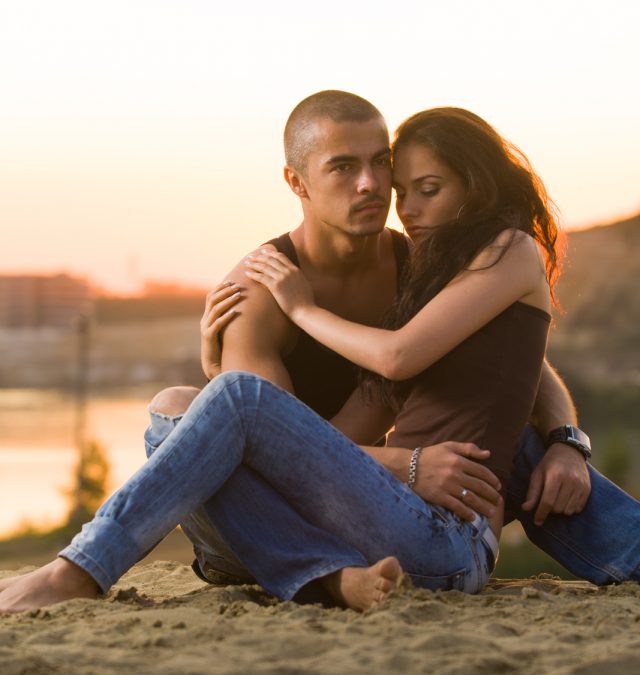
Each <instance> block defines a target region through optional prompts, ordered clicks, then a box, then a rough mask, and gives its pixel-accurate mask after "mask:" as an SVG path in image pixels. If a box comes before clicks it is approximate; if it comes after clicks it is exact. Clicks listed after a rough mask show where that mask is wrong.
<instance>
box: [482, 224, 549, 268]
mask: <svg viewBox="0 0 640 675" xmlns="http://www.w3.org/2000/svg"><path fill="white" fill-rule="evenodd" d="M503 261H504V263H505V265H508V266H511V265H516V266H520V265H524V266H526V267H530V266H531V267H532V269H535V270H536V271H542V272H543V273H544V263H543V260H542V254H541V252H540V248H539V246H538V244H537V242H536V240H535V239H534V238H533V237H532V236H531V235H529V234H527V233H526V232H523V231H522V230H518V229H516V228H513V227H509V228H506V229H504V230H502V231H501V232H500V233H499V234H498V236H497V237H496V238H495V239H494V240H493V241H492V242H491V243H490V244H489V245H488V246H486V247H485V248H484V249H482V251H480V253H478V255H477V256H476V257H475V258H474V260H473V262H472V263H471V265H470V269H471V270H480V269H486V268H489V267H493V266H494V265H497V264H498V263H500V262H503Z"/></svg>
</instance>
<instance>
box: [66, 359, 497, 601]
mask: <svg viewBox="0 0 640 675" xmlns="http://www.w3.org/2000/svg"><path fill="white" fill-rule="evenodd" d="M202 504H204V505H205V510H206V512H207V513H208V514H210V515H211V516H212V517H213V519H214V520H215V524H216V528H217V530H218V532H219V534H220V535H221V537H222V539H223V541H224V542H226V545H227V546H228V548H229V549H230V550H231V551H232V552H233V554H234V557H235V559H236V560H237V561H238V562H239V563H240V564H241V565H242V566H243V567H244V568H245V569H246V570H247V571H248V572H249V574H250V575H251V576H252V577H254V578H255V579H256V580H257V581H258V582H259V583H260V584H261V585H262V586H263V587H264V588H266V589H267V590H268V591H270V592H272V593H273V594H274V595H276V596H278V597H280V598H283V599H290V598H292V597H293V596H294V595H295V594H296V592H297V591H298V590H299V589H300V588H302V587H303V586H304V585H306V584H307V583H309V582H310V581H312V580H314V579H318V578H319V577H323V576H326V575H327V574H330V573H331V572H335V571H337V570H339V569H342V568H344V567H353V566H355V567H362V566H368V565H371V564H373V563H375V562H376V561H378V560H380V559H381V558H384V557H386V556H388V555H395V556H396V557H397V558H398V559H399V561H400V564H401V565H402V568H403V570H404V571H405V572H406V573H408V574H409V575H410V576H411V577H412V579H413V581H414V583H415V584H416V585H419V586H424V587H427V588H431V589H434V590H437V589H458V590H463V591H467V592H477V591H479V590H480V589H481V588H482V587H483V586H484V585H485V583H486V581H487V579H488V577H489V575H490V573H491V570H492V567H493V563H494V555H493V553H492V552H491V550H490V548H489V545H488V543H487V541H489V540H491V537H492V533H491V531H490V530H489V529H488V525H487V521H486V519H484V518H480V517H479V518H477V519H476V523H475V524H471V523H468V522H464V521H461V520H459V519H458V518H457V517H455V516H454V515H453V514H451V513H450V512H449V511H447V510H445V509H441V508H439V507H437V506H431V505H429V504H427V503H425V502H424V501H423V500H422V499H420V498H419V497H418V496H417V495H416V494H415V493H414V492H413V491H412V490H410V489H409V488H407V487H406V486H405V485H404V484H403V483H402V482H400V481H399V480H397V479H396V478H395V477H394V476H392V475H391V473H389V472H388V471H387V470H386V469H385V468H384V467H382V466H381V465H380V464H379V463H378V462H376V461H375V460H374V459H372V458H371V457H370V456H369V455H368V454H367V453H365V452H364V451H363V450H362V449H361V448H359V447H358V446H357V445H355V444H354V443H352V442H351V441H350V440H349V439H347V438H346V437H345V436H344V435H342V434H341V433H340V432H339V431H337V430H336V429H335V428H334V427H332V426H331V425H330V424H329V423H328V422H327V421H326V420H324V419H322V418H321V417H320V416H318V415H317V414H316V413H315V412H313V411H312V410H311V409H310V408H308V407H307V406H306V405H305V404H303V403H301V402H300V401H299V400H298V399H296V398H295V397H293V396H291V395H290V394H289V393H287V392H286V391H284V390H282V389H280V388H279V387H277V386H276V385H274V384H272V383H270V382H268V381H266V380H264V379H262V378H260V377H258V376H256V375H251V374H249V373H242V372H227V373H224V374H223V375H220V376H219V377H217V378H215V379H214V380H212V381H211V382H210V383H209V384H208V385H207V387H205V389H204V390H203V391H202V392H201V393H200V395H199V396H198V397H197V398H196V399H195V400H194V401H193V403H192V404H191V406H190V407H189V409H188V411H187V413H186V414H185V415H184V417H183V418H182V420H181V422H180V423H179V424H178V425H177V426H176V427H175V428H174V429H173V431H172V432H171V433H170V434H169V435H168V436H167V438H166V440H165V441H164V442H163V443H162V444H161V445H160V447H159V448H158V449H157V450H156V451H155V452H154V453H153V454H152V455H151V457H150V459H149V461H148V462H147V463H146V464H145V465H144V466H143V467H142V468H141V469H140V470H139V471H138V472H137V473H136V474H135V475H134V476H133V477H132V478H131V479H130V480H129V481H128V482H127V483H125V485H123V486H122V487H121V488H120V489H119V490H118V491H117V492H116V493H115V494H114V495H113V496H112V497H111V498H110V499H109V500H108V501H107V502H106V503H105V504H104V505H103V506H102V507H101V508H100V509H99V510H98V512H97V514H96V516H95V518H94V519H93V520H92V521H91V522H90V523H88V524H86V525H85V526H84V527H83V528H82V531H81V532H80V533H79V534H78V535H77V536H76V537H75V538H74V539H73V541H72V542H71V544H70V545H69V546H68V547H67V548H65V549H64V550H63V551H61V553H60V555H61V556H62V557H64V558H67V559H68V560H70V561H72V562H73V563H75V564H76V565H78V566H80V567H81V568H82V569H84V570H85V571H86V572H88V573H89V574H90V575H91V576H92V577H93V578H94V579H95V581H96V582H97V583H98V585H99V586H100V588H101V589H102V590H103V591H106V590H107V589H108V588H109V587H110V586H111V585H112V584H113V583H114V582H115V581H116V580H117V579H118V578H119V577H120V576H121V575H122V574H123V573H124V572H125V571H127V570H128V569H129V568H130V567H131V566H132V565H134V564H135V563H136V562H137V561H138V560H140V558H142V557H143V556H144V554H145V553H146V552H147V551H148V550H149V549H150V548H152V547H153V546H154V545H155V544H156V543H157V542H158V541H160V540H161V539H162V538H163V537H164V536H165V535H166V534H167V533H168V532H169V531H171V530H172V529H173V528H174V527H175V526H176V524H177V523H178V522H179V521H180V520H183V519H184V518H185V517H186V516H187V514H189V513H191V512H193V511H194V510H195V509H196V508H197V507H198V506H200V505H202ZM493 539H495V538H493Z"/></svg>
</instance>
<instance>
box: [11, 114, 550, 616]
mask: <svg viewBox="0 0 640 675" xmlns="http://www.w3.org/2000/svg"><path fill="white" fill-rule="evenodd" d="M463 138H464V139H465V143H467V144H469V151H468V152H467V153H466V154H464V155H459V156H458V155H456V156H455V157H454V156H453V155H452V154H449V150H450V144H453V145H454V146H456V147H457V146H459V144H460V140H461V139H463ZM394 160H395V163H396V183H397V189H398V193H399V201H398V211H399V214H400V216H401V218H402V220H403V222H404V224H405V226H406V227H407V230H408V232H409V233H410V234H411V235H412V236H413V237H415V239H416V241H417V250H416V254H415V256H414V259H413V263H412V268H411V274H410V275H409V278H408V281H407V285H406V288H405V291H404V293H403V295H402V297H401V298H400V301H399V303H398V305H397V307H396V310H395V315H394V317H392V323H391V324H390V327H391V328H392V329H393V328H396V327H398V328H397V330H378V329H371V328H367V327H362V326H357V325H353V324H348V322H344V321H342V320H341V319H339V318H338V317H335V316H332V315H329V314H327V313H326V312H323V311H322V310H320V309H318V308H317V307H314V306H313V304H312V302H311V299H310V297H309V293H308V291H307V290H306V289H305V287H304V284H302V283H301V281H300V279H299V277H298V276H297V275H296V274H295V271H294V270H292V269H291V267H290V266H289V265H287V263H286V261H283V260H282V259H281V258H279V257H278V256H277V255H275V256H274V255H272V254H265V255H261V256H258V257H257V258H255V259H254V260H253V261H252V262H251V268H250V271H249V272H248V273H249V275H252V277H253V278H255V279H256V280H258V281H261V282H263V283H265V285H267V286H268V287H269V288H271V289H272V291H273V292H274V293H275V295H276V297H277V299H278V301H279V302H280V303H281V305H282V306H283V309H284V310H285V311H287V312H288V313H290V315H291V317H292V319H293V320H294V321H296V322H298V323H299V324H300V325H301V326H303V327H304V329H305V330H307V332H309V333H311V334H312V335H314V336H316V337H318V338H320V339H321V340H322V341H326V343H327V344H328V345H329V346H331V347H332V348H334V349H336V350H337V351H339V352H341V353H343V354H344V355H345V356H347V357H348V358H351V359H352V360H353V361H354V362H356V363H358V364H359V365H361V366H363V367H365V368H368V369H370V370H373V371H376V372H378V373H380V374H381V375H383V376H385V377H387V378H388V380H407V379H408V380H409V381H408V383H407V384H402V385H396V384H391V383H390V382H388V381H384V382H378V383H375V382H374V384H375V387H374V386H372V385H368V387H369V388H370V389H371V390H372V392H373V393H372V396H373V397H375V398H376V399H377V398H378V395H377V393H376V392H378V391H379V392H380V397H379V401H377V400H376V402H374V403H371V404H370V405H369V406H360V409H361V410H363V411H364V414H365V416H367V418H370V417H371V413H372V411H373V412H374V413H376V414H375V417H376V418H377V417H378V415H377V411H382V410H383V409H385V408H388V406H387V405H386V404H394V405H396V406H398V410H399V415H398V418H397V421H396V431H395V435H394V436H392V441H393V442H399V443H401V444H403V445H405V447H408V446H407V443H408V442H409V440H411V444H412V445H413V444H414V440H413V439H415V445H418V447H416V449H415V450H414V451H413V453H411V460H410V463H409V466H408V467H406V465H405V466H404V467H403V468H402V469H401V470H399V472H398V473H404V474H405V476H406V474H407V473H408V481H407V483H408V484H407V485H405V484H404V483H403V481H402V480H400V479H398V478H397V477H395V476H394V475H392V474H391V473H390V472H389V471H387V470H385V469H384V468H383V467H382V466H381V464H379V463H378V462H377V461H376V460H375V459H374V458H373V457H375V456H379V453H380V452H386V453H387V455H389V453H393V452H394V450H393V447H390V448H388V449H387V450H386V451H382V450H380V449H373V448H365V449H361V448H359V447H358V446H356V445H355V444H353V443H352V442H350V441H349V440H348V439H347V438H346V437H344V436H343V435H342V434H340V433H339V432H338V431H337V430H336V429H335V428H333V427H332V426H331V425H329V424H328V423H327V422H325V421H324V420H322V419H321V418H319V417H318V416H317V415H316V414H315V413H313V412H312V411H311V410H310V409H308V408H307V407H306V406H304V405H303V404H301V403H300V402H299V401H297V400H296V399H295V398H293V397H292V396H290V395H289V394H288V393H286V392H284V391H282V390H281V389H279V388H278V387H276V386H274V385H272V384H270V383H268V382H266V381H264V380H262V379H261V378H259V377H257V376H253V375H249V374H246V373H225V374H223V375H222V376H220V377H218V378H216V379H215V380H214V381H213V382H211V383H210V384H209V385H208V386H207V387H206V388H205V390H204V391H203V392H202V394H201V395H200V396H199V397H198V398H197V399H196V400H195V401H194V403H193V404H192V405H191V407H190V408H189V410H188V412H187V414H186V415H185V417H184V419H183V420H182V422H181V423H180V424H179V425H178V426H177V427H176V429H175V430H174V431H173V432H172V433H171V435H170V436H169V437H168V438H167V440H166V441H165V442H164V443H163V444H162V446H161V447H160V448H159V449H158V450H157V451H156V453H154V455H153V456H152V458H151V459H150V461H149V462H148V463H147V464H146V465H145V466H144V467H143V468H142V469H141V470H140V471H139V472H138V473H137V474H136V475H134V476H133V478H132V479H131V480H130V481H129V482H128V483H127V484H125V485H124V486H123V487H122V488H121V489H120V490H118V492H116V493H115V494H114V495H113V497H112V498H110V499H109V500H108V501H107V503H106V504H105V505H103V506H102V507H101V508H100V510H99V511H98V513H97V514H96V517H95V518H94V520H93V521H92V522H91V523H89V524H88V525H85V526H84V528H83V531H82V533H80V534H79V535H78V536H77V537H76V538H75V539H74V541H73V542H72V543H71V545H70V546H69V547H67V548H66V549H65V550H63V551H62V552H61V554H60V556H61V557H60V558H58V559H57V560H56V561H54V562H53V563H50V564H49V565H48V566H45V567H44V568H42V569H41V570H38V571H37V572H35V573H33V574H32V575H27V576H26V577H22V578H19V579H18V580H16V581H15V582H14V583H12V584H11V585H10V586H9V587H8V588H6V589H5V590H4V591H3V592H2V593H1V594H0V611H2V610H4V611H17V610H19V609H25V608H29V607H34V606H41V605H43V604H50V603H51V602H56V601H59V600H61V599H65V598H67V597H75V596H78V595H89V596H91V595H95V594H96V592H97V591H98V590H102V591H106V590H107V589H108V588H109V586H110V585H111V584H112V583H113V582H114V581H115V580H116V579H117V578H118V577H119V576H120V575H121V574H122V573H123V572H124V571H126V570H127V569H128V568H129V567H130V566H131V565H133V564H134V563H135V562H137V560H138V559H140V557H141V556H142V555H143V554H144V552H145V551H146V550H147V549H148V548H150V547H151V546H153V545H154V544H155V542H156V541H158V540H159V539H160V538H161V537H162V536H164V535H165V534H166V533H167V532H168V531H169V530H170V529H172V527H173V526H174V525H175V524H176V523H177V522H178V520H179V519H180V518H181V516H183V515H184V514H185V513H187V512H189V511H191V510H193V508H194V507H195V506H197V505H198V504H200V503H202V502H203V501H205V500H206V499H210V498H212V497H215V495H217V494H220V493H222V492H223V491H224V490H225V487H226V485H227V483H228V480H229V478H230V476H232V475H234V474H235V473H237V472H238V471H239V470H240V468H243V470H245V469H250V470H251V471H253V472H255V473H257V474H258V475H260V476H261V477H262V478H263V479H264V481H265V483H268V484H269V485H270V486H272V487H273V488H275V490H276V493H277V495H279V501H278V503H277V504H266V503H264V502H263V501H259V500H258V501H257V502H256V505H255V509H254V511H253V513H254V518H253V520H252V522H251V523H247V522H245V521H243V522H234V519H233V514H229V516H228V518H227V519H226V522H221V523H216V524H217V525H218V528H219V529H221V533H222V535H223V537H224V538H225V539H226V540H227V542H228V543H229V545H230V547H231V548H232V549H233V551H234V553H236V555H237V557H238V558H239V559H240V560H241V562H242V563H243V564H244V565H245V566H246V567H247V568H248V569H249V570H250V571H251V572H252V573H253V574H254V576H255V577H256V578H257V579H258V581H260V583H261V584H262V585H263V586H265V588H267V589H268V590H270V591H271V592H273V593H274V594H276V595H278V596H279V597H282V598H291V597H293V595H294V594H295V593H296V592H297V591H298V590H299V589H300V588H301V587H302V586H304V585H305V584H306V583H308V582H309V581H311V580H314V579H321V580H322V581H323V583H324V584H325V586H326V587H327V589H328V590H329V592H331V593H332V594H333V596H334V597H335V598H336V600H338V601H341V602H343V603H344V604H347V605H348V606H351V607H355V608H365V607H367V606H370V605H371V604H373V603H375V602H378V601H380V600H381V599H384V597H385V596H386V595H387V593H388V592H389V591H390V589H391V588H392V587H393V586H394V585H395V583H396V582H397V581H398V580H399V578H400V574H401V567H402V568H403V569H405V570H406V571H407V572H408V573H410V574H411V576H412V578H413V579H414V581H415V582H416V583H418V584H419V585H423V586H426V587H429V588H434V589H436V588H458V589H460V590H465V591H469V592H475V591H478V590H480V589H481V588H482V586H483V585H484V583H486V580H487V578H488V576H489V574H490V571H491V569H492V567H493V564H494V561H495V556H496V554H497V541H496V535H499V529H500V523H501V522H502V518H501V513H496V514H495V515H494V516H493V517H492V518H491V522H490V523H489V524H488V523H487V522H486V520H485V519H484V518H481V517H478V518H477V519H476V520H475V521H474V522H473V523H468V522H461V521H460V520H459V519H457V518H456V517H454V516H453V514H452V513H450V512H449V511H447V510H446V509H444V508H441V507H436V506H432V505H429V504H427V503H426V502H424V501H423V500H422V499H421V498H420V496H419V494H418V493H416V492H414V491H413V490H412V489H411V488H416V489H418V486H419V479H420V476H419V458H420V447H419V446H420V445H423V444H426V443H434V442H437V440H434V439H435V438H436V436H437V434H438V426H439V427H440V428H444V429H446V433H447V436H446V439H449V438H452V436H451V435H450V432H451V429H453V428H456V427H455V425H454V426H452V424H453V421H455V420H456V418H457V419H459V420H462V421H463V424H458V426H457V429H459V430H460V432H461V433H468V434H477V432H478V429H479V428H482V429H485V430H490V431H492V435H491V434H490V437H491V439H493V440H494V441H495V443H496V447H497V451H496V450H495V449H494V447H492V459H494V455H498V457H497V458H496V459H495V460H494V461H495V462H496V464H495V468H496V470H498V469H499V470H501V471H502V472H503V475H506V474H507V473H508V466H507V464H508V455H509V452H513V447H511V446H514V444H515V441H516V439H517V435H518V434H519V432H520V431H521V429H522V427H523V425H524V423H525V422H526V420H527V418H528V415H529V413H530V411H531V406H532V404H533V399H534V394H535V391H536V388H537V378H538V377H539V372H540V365H541V362H542V356H543V354H544V347H545V339H546V332H547V327H548V314H546V310H548V308H549V289H548V285H547V280H548V279H550V278H551V276H552V273H553V271H554V269H555V253H554V242H555V226H554V223H553V219H552V218H551V216H550V215H549V212H548V210H547V208H546V206H545V198H544V193H543V192H542V189H541V186H540V185H539V184H538V183H537V179H536V178H535V177H534V176H533V175H532V174H531V173H530V172H529V170H528V169H527V168H526V164H524V162H523V160H521V159H519V158H517V157H516V156H515V155H514V154H513V153H512V152H511V151H510V150H509V149H508V148H507V147H506V146H505V144H504V143H503V142H502V141H501V139H500V138H499V136H497V134H495V132H493V130H492V129H491V128H490V127H489V126H488V125H486V123H484V122H482V121H481V120H479V118H477V117H475V116H474V115H471V114H470V113H466V112H464V111H457V110H455V109H442V110H439V111H430V112H429V111H428V112H426V113H421V114H419V115H417V116H414V117H413V118H411V119H410V120H408V121H407V122H406V123H405V124H404V125H402V127H401V128H400V129H399V131H398V135H397V139H396V143H395V146H394ZM534 238H535V239H536V240H537V241H538V242H539V243H540V244H541V245H542V246H543V248H544V249H545V251H546V252H547V265H548V274H547V275H545V273H544V268H543V265H542V262H541V258H540V255H539V252H538V247H537V246H536V244H535V242H534ZM453 243H455V246H452V244H453ZM336 330H338V331H339V333H338V334H337V335H336V334H335V331H336ZM514 341H515V342H516V344H517V347H518V349H516V350H513V349H510V347H511V345H512V344H513V343H514ZM363 345H365V346H366V349H362V347H363ZM469 345H470V350H469ZM505 354H506V355H507V357H508V358H507V359H506V360H503V361H502V364H501V365H502V366H503V369H502V370H500V371H499V372H496V370H495V369H493V368H492V367H491V364H492V363H495V362H496V360H498V361H499V360H500V357H501V356H502V355H505ZM445 355H448V356H447V357H445ZM478 355H480V356H478ZM443 357H444V358H443ZM448 357H452V358H453V366H452V364H451V363H450V362H448V361H447V358H448ZM441 363H444V364H445V367H444V372H441V373H439V374H438V373H437V368H438V366H439V365H440V364H441ZM434 364H435V366H434ZM456 367H457V368H462V369H463V370H464V369H469V372H470V373H471V375H473V380H474V384H475V385H476V386H477V387H478V388H479V389H480V391H481V392H482V394H483V396H482V397H481V398H485V397H484V393H487V392H488V395H491V396H493V399H492V401H493V405H487V403H486V401H485V402H484V405H481V406H480V410H479V411H476V409H475V406H476V405H477V403H478V396H475V397H469V396H468V395H463V393H465V389H464V387H463V388H462V389H461V390H456V391H449V390H447V387H446V385H447V382H448V381H449V378H450V376H451V373H452V372H453V374H454V375H457V376H458V379H459V378H460V373H456V372H455V369H456ZM483 367H488V371H486V372H482V368H483ZM434 368H436V377H434V378H432V377H431V376H430V375H424V373H423V371H425V369H427V370H426V373H430V371H431V372H434ZM463 374H465V373H463ZM483 376H484V377H483ZM496 385H499V386H496ZM466 393H467V394H468V392H466ZM435 394H438V395H440V394H444V399H443V400H442V401H438V400H437V397H436V396H435ZM507 404H508V405H509V407H510V409H509V412H508V414H505V410H504V406H505V405H507ZM433 410H436V412H437V416H436V415H432V411H433ZM416 413H417V414H416ZM427 416H428V424H426V425H425V424H424V421H425V419H426V418H427ZM203 418H204V421H205V422H209V421H210V422H211V423H210V424H202V423H200V422H202V421H203ZM382 418H384V419H385V420H386V419H388V417H387V416H386V414H385V415H382ZM436 420H437V425H436V424H434V422H435V421H436ZM196 421H198V422H199V423H198V424H196V423H195V422H196ZM222 422H223V423H222ZM204 428H207V429H208V431H207V432H204V431H202V430H203V429H204ZM211 430H215V431H211ZM459 440H470V441H472V440H474V438H471V437H468V438H460V439H459ZM377 453H378V454H377ZM405 454H406V451H403V452H402V453H398V457H399V458H400V457H402V460H403V461H405V460H404V457H405ZM487 455H488V453H480V455H479V456H482V457H486V456H487ZM372 456H373V457H372ZM407 469H408V470H407ZM505 482H506V481H503V484H504V483H505ZM234 485H236V482H235V481H234ZM270 494H272V497H271V498H273V494H274V493H270ZM247 497H248V498H251V497H253V496H252V495H247ZM273 509H275V511H276V512H277V513H278V518H277V519H275V520H277V522H276V523H274V519H273V518H272V517H270V518H265V519H264V521H263V520H261V517H262V515H263V513H264V512H265V510H270V511H271V514H272V513H273ZM278 528H294V531H296V532H297V533H298V532H299V534H300V536H299V541H300V555H299V559H298V561H297V564H295V563H291V555H290V551H287V554H288V555H287V559H288V562H287V564H288V567H287V568H286V569H282V565H281V564H280V561H279V560H278V558H277V555H273V556H264V555H261V551H262V546H261V543H260V541H259V539H260V535H262V534H265V533H266V536H268V537H269V541H270V542H273V541H276V542H277V537H278ZM276 549H277V546H276ZM271 550H272V551H273V550H274V549H273V546H272V547H271Z"/></svg>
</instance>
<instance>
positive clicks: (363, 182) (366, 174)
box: [358, 166, 380, 193]
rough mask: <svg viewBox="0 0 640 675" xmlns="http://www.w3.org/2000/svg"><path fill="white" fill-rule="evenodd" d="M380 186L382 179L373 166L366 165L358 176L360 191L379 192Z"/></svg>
mask: <svg viewBox="0 0 640 675" xmlns="http://www.w3.org/2000/svg"><path fill="white" fill-rule="evenodd" d="M379 188H380V181H379V180H378V177H377V176H376V173H375V171H374V170H373V167H371V166H365V167H363V169H362V171H361V172H360V174H359V176H358V192H360V193H367V192H377V191H378V189H379Z"/></svg>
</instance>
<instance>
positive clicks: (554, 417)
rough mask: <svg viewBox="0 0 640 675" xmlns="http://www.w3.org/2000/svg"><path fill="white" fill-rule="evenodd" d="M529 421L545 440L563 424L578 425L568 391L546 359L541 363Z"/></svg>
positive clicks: (574, 408)
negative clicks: (538, 383)
mask: <svg viewBox="0 0 640 675" xmlns="http://www.w3.org/2000/svg"><path fill="white" fill-rule="evenodd" d="M531 421H532V423H533V425H534V426H535V427H536V428H537V429H538V430H539V431H540V433H541V434H542V435H543V437H545V438H546V437H547V436H548V435H549V432H550V431H551V430H552V429H556V428H558V427H559V426H562V425H563V424H572V425H574V426H577V425H578V416H577V413H576V407H575V405H574V404H573V399H572V398H571V394H570V393H569V389H567V385H566V384H565V383H564V382H563V381H562V379H561V378H560V375H558V373H557V372H556V371H555V370H554V369H553V368H552V367H551V365H550V364H549V362H548V361H547V359H546V358H545V360H544V361H543V363H542V373H541V375H540V386H539V387H538V394H537V397H536V400H535V404H534V407H533V414H532V415H531Z"/></svg>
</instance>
